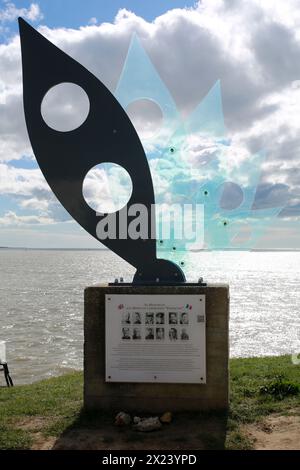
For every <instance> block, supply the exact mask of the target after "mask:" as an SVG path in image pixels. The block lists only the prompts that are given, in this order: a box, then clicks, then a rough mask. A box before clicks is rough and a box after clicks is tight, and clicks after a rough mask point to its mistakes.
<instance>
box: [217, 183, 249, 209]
mask: <svg viewBox="0 0 300 470" xmlns="http://www.w3.org/2000/svg"><path fill="white" fill-rule="evenodd" d="M220 189H221V191H220V194H221V198H220V201H219V205H220V207H221V208H222V209H225V210H233V209H236V208H237V207H239V206H240V205H241V204H242V202H243V199H244V194H243V191H242V189H241V188H240V186H239V185H238V184H236V183H231V182H227V183H224V184H223V185H222V186H221V188H220Z"/></svg>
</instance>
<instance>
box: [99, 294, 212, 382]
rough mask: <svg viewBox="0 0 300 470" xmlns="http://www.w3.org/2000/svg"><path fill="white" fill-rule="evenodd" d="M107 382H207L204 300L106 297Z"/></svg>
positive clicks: (115, 295) (183, 296)
mask: <svg viewBox="0 0 300 470" xmlns="http://www.w3.org/2000/svg"><path fill="white" fill-rule="evenodd" d="M105 303H106V308H105V324H106V331H105V337H106V345H105V347H106V381H107V382H161V383H206V342H205V295H121V294H113V295H106V296H105Z"/></svg>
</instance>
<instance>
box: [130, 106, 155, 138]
mask: <svg viewBox="0 0 300 470" xmlns="http://www.w3.org/2000/svg"><path fill="white" fill-rule="evenodd" d="M126 112H127V114H128V116H129V117H130V120H131V122H132V124H133V125H134V127H135V130H136V131H137V133H138V134H139V136H140V137H141V138H142V139H149V138H151V137H153V136H154V135H155V134H157V133H158V131H159V129H160V128H161V126H162V122H163V114H162V111H161V109H160V107H159V106H158V105H157V104H156V103H155V102H154V101H152V100H148V99H141V100H136V101H133V102H132V103H130V104H129V105H128V106H127V108H126Z"/></svg>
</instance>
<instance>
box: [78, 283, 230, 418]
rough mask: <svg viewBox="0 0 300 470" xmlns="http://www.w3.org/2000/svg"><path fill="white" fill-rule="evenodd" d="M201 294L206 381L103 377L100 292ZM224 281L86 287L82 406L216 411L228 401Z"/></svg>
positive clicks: (102, 301) (102, 300) (226, 289)
mask: <svg viewBox="0 0 300 470" xmlns="http://www.w3.org/2000/svg"><path fill="white" fill-rule="evenodd" d="M106 294H110V295H112V294H131V295H132V294H139V295H141V294H147V295H152V294H153V295H157V294H159V295H166V294H167V295H182V294H184V295H205V298H206V300H205V304H206V374H207V376H206V384H201V383H199V384H183V383H135V382H134V383H133V382H131V383H125V382H122V383H121V382H106V381H105V295H106ZM228 323H229V287H228V285H225V284H210V285H208V286H206V287H202V286H197V285H192V286H191V285H181V286H159V285H157V286H128V285H127V286H126V285H123V286H122V284H116V285H113V286H108V285H96V286H92V287H87V288H86V289H85V307H84V407H85V409H86V410H112V411H120V410H123V411H128V412H135V413H138V412H144V413H161V412H164V411H166V410H170V411H221V410H226V409H227V408H228V401H229V390H228V383H229V372H228V360H229V339H228Z"/></svg>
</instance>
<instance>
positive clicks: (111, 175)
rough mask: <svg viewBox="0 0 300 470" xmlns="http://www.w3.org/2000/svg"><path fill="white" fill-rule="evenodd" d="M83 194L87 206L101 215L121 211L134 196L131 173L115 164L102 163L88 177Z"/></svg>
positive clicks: (83, 187)
mask: <svg viewBox="0 0 300 470" xmlns="http://www.w3.org/2000/svg"><path fill="white" fill-rule="evenodd" d="M82 194H83V197H84V199H85V201H86V202H87V204H88V205H89V206H90V207H91V208H92V209H94V210H95V211H96V212H99V213H101V214H106V213H112V212H116V211H118V210H120V209H121V208H122V207H124V206H125V205H126V204H127V202H128V201H129V199H130V197H131V194H132V181H131V178H130V176H129V173H128V172H127V171H126V170H125V169H124V168H123V167H122V166H120V165H116V164H115V163H110V162H107V163H101V164H99V165H96V166H94V167H93V168H92V169H91V170H90V171H89V172H88V173H87V175H86V177H85V179H84V181H83V186H82Z"/></svg>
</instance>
